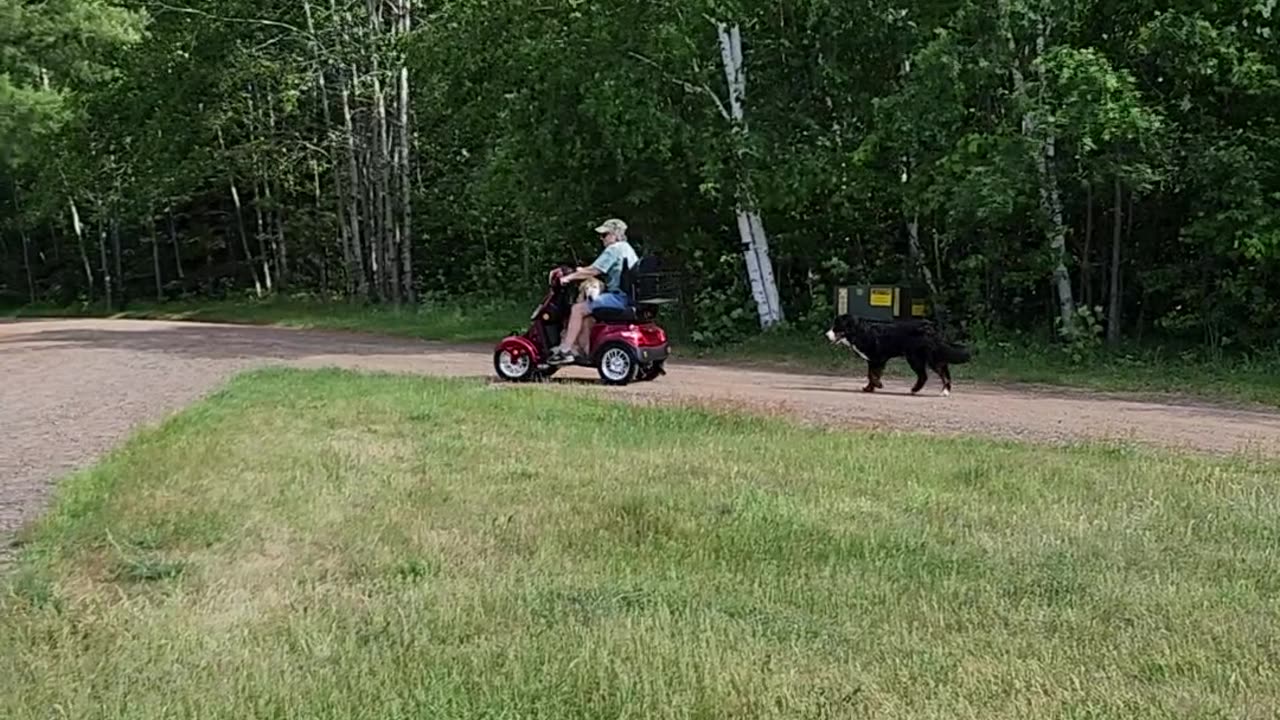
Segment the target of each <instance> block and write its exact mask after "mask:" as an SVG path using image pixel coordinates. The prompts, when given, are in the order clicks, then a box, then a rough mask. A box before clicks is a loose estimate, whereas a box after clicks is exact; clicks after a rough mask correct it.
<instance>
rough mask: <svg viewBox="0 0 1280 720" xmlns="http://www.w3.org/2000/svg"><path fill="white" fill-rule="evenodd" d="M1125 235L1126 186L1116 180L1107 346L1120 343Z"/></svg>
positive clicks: (1117, 177) (1117, 178)
mask: <svg viewBox="0 0 1280 720" xmlns="http://www.w3.org/2000/svg"><path fill="white" fill-rule="evenodd" d="M1123 235H1124V186H1123V185H1121V183H1120V177H1119V176H1116V179H1115V223H1114V227H1113V228H1112V231H1111V288H1110V291H1109V293H1108V294H1107V300H1108V306H1107V344H1108V345H1111V346H1113V347H1114V346H1115V345H1118V344H1119V343H1120V321H1121V318H1120V312H1121V307H1122V306H1121V303H1120V242H1121V240H1122V239H1123Z"/></svg>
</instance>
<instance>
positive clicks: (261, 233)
mask: <svg viewBox="0 0 1280 720" xmlns="http://www.w3.org/2000/svg"><path fill="white" fill-rule="evenodd" d="M253 220H254V233H253V235H254V237H255V238H257V240H258V262H259V263H261V264H262V280H263V285H264V286H265V289H266V291H267V294H268V295H269V294H271V293H272V292H274V291H275V284H274V283H273V282H272V280H271V252H270V249H269V247H268V241H269V237H270V235H271V229H270V228H268V227H267V220H266V217H265V215H264V213H263V211H262V193H261V191H260V190H259V189H258V184H257V183H256V182H255V183H254V184H253ZM245 252H248V251H247V250H246V251H245ZM250 262H252V260H250Z"/></svg>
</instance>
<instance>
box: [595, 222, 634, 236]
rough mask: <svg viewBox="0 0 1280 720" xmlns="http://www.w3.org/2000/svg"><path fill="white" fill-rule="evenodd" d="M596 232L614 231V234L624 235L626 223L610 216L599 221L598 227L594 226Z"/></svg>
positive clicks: (601, 233)
mask: <svg viewBox="0 0 1280 720" xmlns="http://www.w3.org/2000/svg"><path fill="white" fill-rule="evenodd" d="M596 232H597V233H599V234H600V235H603V234H605V233H614V234H615V235H626V234H627V224H626V223H624V222H622V221H621V220H619V219H618V218H611V219H609V220H605V221H604V222H603V223H600V227H598V228H596Z"/></svg>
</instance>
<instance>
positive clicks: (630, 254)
mask: <svg viewBox="0 0 1280 720" xmlns="http://www.w3.org/2000/svg"><path fill="white" fill-rule="evenodd" d="M623 263H626V264H627V267H635V266H636V265H638V264H639V263H640V256H638V255H636V251H635V249H634V248H632V247H631V243H629V242H627V241H626V240H620V241H618V242H616V243H614V244H612V245H610V246H609V247H607V248H605V249H604V252H602V253H600V257H598V258H596V261H595V262H593V263H591V267H592V268H594V269H595V270H596V271H598V272H599V273H600V274H601V275H604V276H605V288H606V289H607V290H608V291H609V292H611V293H616V292H622V264H623Z"/></svg>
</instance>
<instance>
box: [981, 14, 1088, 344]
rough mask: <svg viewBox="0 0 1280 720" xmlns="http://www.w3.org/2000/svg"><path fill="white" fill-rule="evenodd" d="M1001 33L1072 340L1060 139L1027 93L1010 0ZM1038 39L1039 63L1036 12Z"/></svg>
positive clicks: (1040, 19)
mask: <svg viewBox="0 0 1280 720" xmlns="http://www.w3.org/2000/svg"><path fill="white" fill-rule="evenodd" d="M998 12H999V22H1000V31H1001V33H1002V34H1003V35H1004V36H1005V43H1006V44H1007V45H1008V48H1009V54H1010V64H1011V69H1010V74H1011V75H1012V78H1013V95H1014V101H1015V104H1016V105H1018V106H1021V107H1022V109H1023V110H1022V133H1023V135H1025V136H1026V137H1027V138H1028V139H1029V140H1031V142H1032V145H1033V147H1035V156H1036V157H1035V160H1036V170H1037V174H1038V176H1039V179H1040V210H1041V212H1042V213H1043V214H1044V218H1045V220H1046V221H1047V223H1048V225H1049V229H1048V240H1049V248H1050V249H1051V250H1052V251H1053V256H1054V259H1055V261H1056V263H1055V265H1054V268H1053V286H1054V291H1055V294H1056V295H1057V301H1058V319H1059V321H1060V323H1061V325H1062V328H1061V329H1062V333H1063V334H1064V335H1066V336H1068V337H1073V336H1074V335H1075V334H1076V330H1077V328H1076V304H1075V297H1074V295H1073V293H1072V290H1071V273H1070V272H1069V271H1068V270H1067V227H1066V224H1065V222H1064V221H1063V217H1062V193H1061V190H1060V189H1059V186H1058V174H1057V168H1056V166H1055V163H1056V160H1055V156H1056V154H1057V138H1056V137H1055V136H1054V135H1053V133H1052V132H1045V131H1042V130H1041V129H1040V127H1039V123H1038V121H1037V119H1036V112H1035V111H1036V109H1038V108H1043V107H1044V105H1045V103H1044V98H1043V96H1041V97H1037V98H1035V99H1034V102H1033V98H1032V97H1031V95H1030V93H1029V92H1028V91H1027V84H1026V78H1025V77H1024V76H1023V74H1022V69H1021V67H1020V63H1021V58H1020V53H1019V52H1018V46H1017V42H1016V40H1015V39H1014V35H1013V30H1012V21H1011V18H1010V8H1009V0H1000V2H999V5H998ZM1036 22H1037V35H1036V44H1035V52H1036V59H1039V58H1040V57H1043V56H1044V53H1045V48H1046V45H1047V44H1048V39H1049V26H1048V24H1047V22H1046V20H1045V17H1044V15H1043V14H1042V13H1041V12H1039V11H1036ZM1034 66H1035V68H1036V71H1037V72H1038V73H1039V75H1040V78H1039V79H1040V82H1039V87H1040V92H1041V93H1042V95H1043V92H1044V87H1045V78H1044V65H1043V64H1042V63H1039V62H1036V63H1034Z"/></svg>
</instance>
